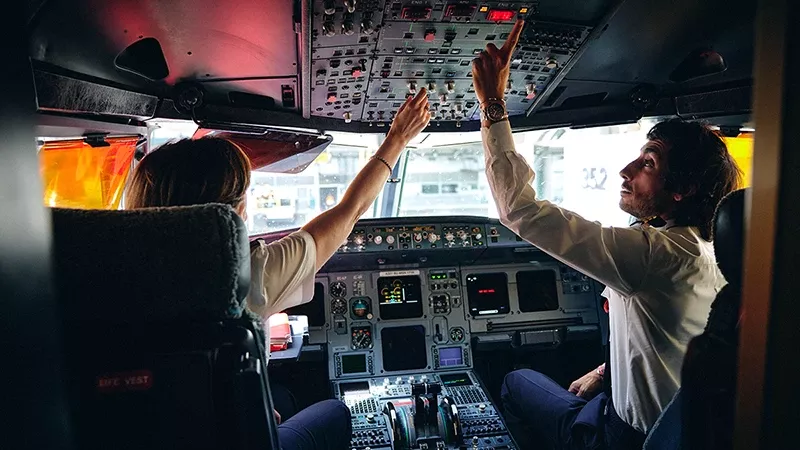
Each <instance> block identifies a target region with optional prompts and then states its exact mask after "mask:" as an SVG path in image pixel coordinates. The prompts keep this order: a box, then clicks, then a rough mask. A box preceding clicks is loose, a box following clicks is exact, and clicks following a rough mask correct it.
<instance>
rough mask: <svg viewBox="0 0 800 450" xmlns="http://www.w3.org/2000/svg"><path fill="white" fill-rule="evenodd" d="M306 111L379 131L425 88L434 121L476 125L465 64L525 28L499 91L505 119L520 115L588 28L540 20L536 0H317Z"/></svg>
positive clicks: (469, 68) (477, 110) (475, 103)
mask: <svg viewBox="0 0 800 450" xmlns="http://www.w3.org/2000/svg"><path fill="white" fill-rule="evenodd" d="M312 17H313V20H312V24H313V31H312V43H311V46H312V63H313V71H312V73H311V76H312V80H310V82H311V92H312V94H311V108H312V111H311V114H312V115H315V116H321V117H332V118H340V119H344V120H345V121H346V122H350V121H361V122H366V123H369V124H370V125H373V126H376V127H387V126H388V124H389V123H390V122H391V120H392V119H393V118H394V116H395V114H396V113H397V110H398V109H399V107H400V106H401V105H402V104H403V102H404V101H405V99H406V98H407V97H408V96H409V95H414V94H416V93H417V92H418V91H419V90H420V89H422V88H423V87H424V88H427V89H428V92H429V102H430V105H431V114H432V117H433V120H432V122H433V123H434V124H437V123H442V122H455V123H456V125H458V124H460V123H461V122H462V121H465V120H479V119H480V105H479V104H478V100H477V98H476V96H475V91H474V87H473V84H472V60H473V59H474V58H475V57H476V56H477V55H478V54H479V53H480V52H481V50H483V49H484V48H485V47H486V45H487V44H489V43H493V44H495V45H496V46H497V47H501V46H502V45H503V43H504V42H505V40H506V38H507V37H508V33H509V32H510V31H511V29H512V28H513V25H514V22H515V20H516V19H517V18H524V19H526V27H525V30H524V31H523V35H522V37H521V39H520V43H519V45H518V47H517V49H516V50H515V52H514V55H513V57H512V65H511V76H510V80H509V81H510V82H509V84H508V86H507V89H506V100H507V107H508V110H509V114H510V115H520V114H526V113H528V111H529V110H530V109H531V107H532V105H533V104H534V101H535V99H536V97H537V95H539V94H540V93H541V92H543V91H544V89H545V88H546V87H547V85H548V84H549V83H551V82H552V80H553V78H554V77H555V75H556V74H558V73H559V71H560V70H562V68H563V67H564V66H565V65H566V64H567V63H568V62H569V61H570V59H571V58H572V57H573V56H574V55H575V53H576V51H577V50H578V49H579V47H580V46H581V45H583V44H584V42H585V41H586V39H587V37H588V35H589V33H590V32H591V30H592V27H591V26H589V25H587V24H585V22H581V23H569V22H566V21H564V20H561V19H559V20H547V12H546V11H541V10H540V2H538V1H531V0H528V1H506V2H475V1H469V0H454V1H441V2H436V1H429V0H407V1H392V0H364V1H358V0H355V1H352V0H348V1H342V0H338V1H333V0H328V1H323V0H317V1H315V2H314V4H313V11H312Z"/></svg>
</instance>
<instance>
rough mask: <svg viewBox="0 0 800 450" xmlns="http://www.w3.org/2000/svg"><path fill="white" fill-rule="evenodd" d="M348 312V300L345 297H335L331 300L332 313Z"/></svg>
mask: <svg viewBox="0 0 800 450" xmlns="http://www.w3.org/2000/svg"><path fill="white" fill-rule="evenodd" d="M346 312H347V302H346V301H345V300H344V299H343V298H335V299H333V300H332V301H331V313H333V314H336V315H341V314H344V313H346Z"/></svg>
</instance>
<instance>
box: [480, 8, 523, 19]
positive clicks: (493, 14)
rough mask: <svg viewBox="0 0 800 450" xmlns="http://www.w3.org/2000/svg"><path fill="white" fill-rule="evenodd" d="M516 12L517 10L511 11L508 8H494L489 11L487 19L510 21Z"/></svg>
mask: <svg viewBox="0 0 800 450" xmlns="http://www.w3.org/2000/svg"><path fill="white" fill-rule="evenodd" d="M516 14H517V12H516V11H511V10H508V9H493V10H491V11H489V14H488V15H487V16H486V19H487V20H491V21H492V22H508V21H509V20H511V19H513V18H514V16H515V15H516Z"/></svg>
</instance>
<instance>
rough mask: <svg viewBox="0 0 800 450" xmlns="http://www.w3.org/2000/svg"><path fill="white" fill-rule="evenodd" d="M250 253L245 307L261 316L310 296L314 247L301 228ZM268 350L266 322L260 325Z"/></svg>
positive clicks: (295, 303) (276, 311)
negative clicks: (262, 327)
mask: <svg viewBox="0 0 800 450" xmlns="http://www.w3.org/2000/svg"><path fill="white" fill-rule="evenodd" d="M258 243H259V245H258V247H256V248H255V249H252V250H251V252H250V293H249V294H248V296H247V307H248V308H249V309H250V310H251V311H253V312H254V313H256V314H258V315H260V316H261V317H263V318H264V323H265V324H266V323H267V320H268V319H269V316H271V315H273V314H275V313H279V312H281V311H285V310H287V309H289V308H291V307H293V306H297V305H302V304H303V303H307V302H309V301H311V299H312V298H313V297H314V276H315V274H316V272H317V270H316V265H317V246H316V243H315V242H314V238H313V237H312V236H311V235H310V234H308V232H307V231H305V230H298V231H295V232H294V233H292V234H290V235H288V236H285V237H283V238H281V239H279V240H277V241H275V242H271V243H269V244H267V243H265V242H264V241H258ZM264 329H265V333H266V339H267V343H266V344H267V349H269V325H266V326H265V327H264Z"/></svg>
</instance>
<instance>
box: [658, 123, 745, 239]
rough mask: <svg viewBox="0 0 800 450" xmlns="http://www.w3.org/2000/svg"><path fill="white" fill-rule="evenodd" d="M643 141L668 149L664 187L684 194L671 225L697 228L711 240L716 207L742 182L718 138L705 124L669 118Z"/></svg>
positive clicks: (716, 133) (726, 150) (720, 137)
mask: <svg viewBox="0 0 800 450" xmlns="http://www.w3.org/2000/svg"><path fill="white" fill-rule="evenodd" d="M647 138H648V139H650V140H660V141H663V142H664V143H665V144H666V145H667V146H668V147H669V156H668V158H667V174H666V179H665V181H666V183H665V188H666V189H667V190H668V191H669V192H673V193H678V194H683V195H684V198H683V200H681V201H680V202H678V207H677V209H676V210H675V213H674V214H675V224H676V225H679V226H693V227H698V228H699V229H700V235H701V236H702V237H703V238H704V239H706V240H709V241H710V240H712V239H713V237H714V236H713V230H712V226H711V223H712V221H713V219H714V212H715V211H716V209H717V205H718V204H719V202H720V200H722V198H723V197H725V196H726V195H728V194H729V193H731V192H732V191H733V190H734V189H737V188H738V187H739V186H740V185H741V182H742V172H741V170H739V167H738V166H737V165H736V162H735V161H734V160H733V158H732V157H731V155H730V153H728V147H727V146H726V145H725V141H723V140H722V135H721V134H720V133H719V132H718V131H715V130H713V129H712V128H711V127H709V126H708V125H706V124H702V123H697V122H684V121H683V120H680V119H672V120H667V121H665V122H661V123H659V124H657V125H655V126H654V127H653V128H652V129H651V130H650V131H649V132H648V133H647Z"/></svg>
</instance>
